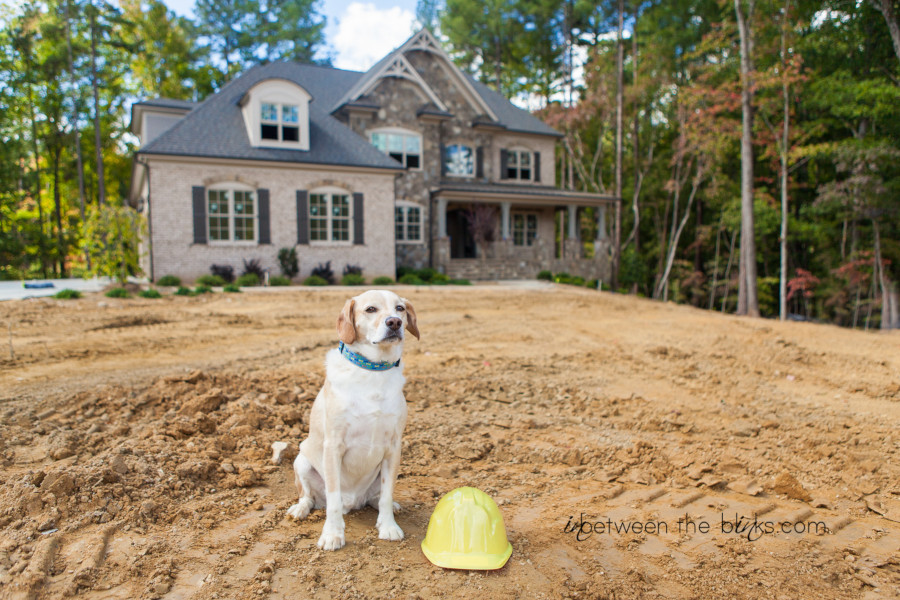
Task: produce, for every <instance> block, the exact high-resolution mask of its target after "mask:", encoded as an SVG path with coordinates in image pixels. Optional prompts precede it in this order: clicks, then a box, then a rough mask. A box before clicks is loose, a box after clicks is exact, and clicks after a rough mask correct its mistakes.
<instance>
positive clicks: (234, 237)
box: [207, 187, 256, 242]
mask: <svg viewBox="0 0 900 600" xmlns="http://www.w3.org/2000/svg"><path fill="white" fill-rule="evenodd" d="M207 215H208V216H207V219H208V222H209V241H211V242H254V241H256V194H255V193H254V192H253V191H251V190H249V189H238V188H233V187H230V188H215V189H210V190H208V191H207Z"/></svg>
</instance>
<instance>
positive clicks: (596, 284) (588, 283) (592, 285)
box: [584, 279, 600, 290]
mask: <svg viewBox="0 0 900 600" xmlns="http://www.w3.org/2000/svg"><path fill="white" fill-rule="evenodd" d="M584 287H586V288H591V289H592V290H596V289H597V288H599V287H600V280H599V279H591V280H590V281H585V282H584Z"/></svg>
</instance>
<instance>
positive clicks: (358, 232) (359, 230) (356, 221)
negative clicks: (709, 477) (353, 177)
mask: <svg viewBox="0 0 900 600" xmlns="http://www.w3.org/2000/svg"><path fill="white" fill-rule="evenodd" d="M353 243H354V245H360V244H365V243H366V241H365V239H364V238H363V195H362V194H359V193H354V194H353Z"/></svg>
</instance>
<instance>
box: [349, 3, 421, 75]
mask: <svg viewBox="0 0 900 600" xmlns="http://www.w3.org/2000/svg"><path fill="white" fill-rule="evenodd" d="M415 22H416V16H415V15H414V14H413V12H412V11H410V10H406V9H403V8H400V7H398V6H394V7H391V8H384V9H381V8H377V7H376V6H375V5H374V4H371V3H362V2H353V3H352V4H350V5H349V6H347V10H345V11H344V14H342V15H341V17H340V18H339V19H338V25H337V32H336V33H335V35H334V38H333V40H332V41H333V44H334V49H335V53H336V54H337V56H336V57H335V60H334V66H335V67H338V68H339V69H352V70H356V71H365V70H366V69H368V68H369V67H371V66H372V65H373V64H374V63H376V62H377V61H379V60H381V59H382V58H384V56H385V55H387V54H388V53H389V52H390V51H391V50H393V49H394V48H396V47H397V46H399V45H400V44H402V43H403V42H405V41H406V40H407V38H409V36H410V35H412V33H413V31H414V27H415Z"/></svg>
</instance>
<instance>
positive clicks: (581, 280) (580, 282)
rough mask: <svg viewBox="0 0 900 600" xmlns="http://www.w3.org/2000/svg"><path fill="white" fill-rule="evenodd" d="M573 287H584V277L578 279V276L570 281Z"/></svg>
mask: <svg viewBox="0 0 900 600" xmlns="http://www.w3.org/2000/svg"><path fill="white" fill-rule="evenodd" d="M568 283H569V284H571V285H581V286H583V285H584V277H578V276H577V275H576V276H575V277H573V278H572V279H571V280H569V281H568Z"/></svg>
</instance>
